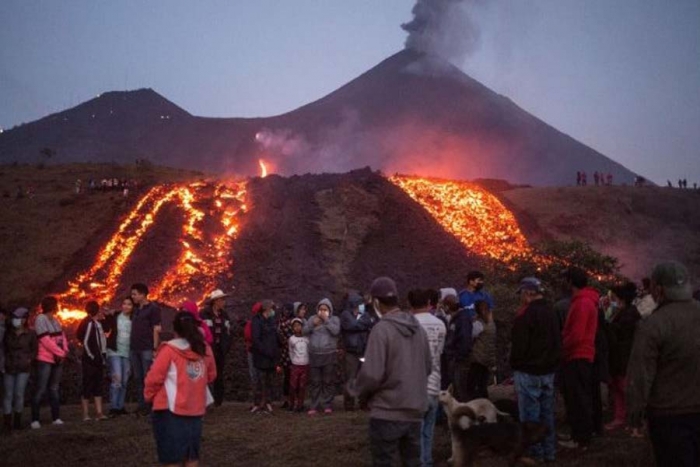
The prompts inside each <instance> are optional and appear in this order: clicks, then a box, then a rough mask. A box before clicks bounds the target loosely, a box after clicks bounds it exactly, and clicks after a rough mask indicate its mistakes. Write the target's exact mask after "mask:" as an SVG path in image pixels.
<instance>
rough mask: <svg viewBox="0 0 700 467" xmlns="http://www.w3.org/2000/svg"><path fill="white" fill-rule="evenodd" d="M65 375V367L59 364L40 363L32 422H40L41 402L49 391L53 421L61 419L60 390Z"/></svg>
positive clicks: (33, 400)
mask: <svg viewBox="0 0 700 467" xmlns="http://www.w3.org/2000/svg"><path fill="white" fill-rule="evenodd" d="M62 374H63V365H62V364H57V363H46V362H38V363H37V370H36V379H37V382H36V392H35V393H34V397H33V398H32V421H33V422H38V421H39V408H40V407H41V400H42V399H43V398H44V394H46V390H47V389H48V391H49V405H50V406H51V419H52V420H57V419H58V418H60V414H59V411H60V406H61V399H60V394H59V388H60V385H61V375H62Z"/></svg>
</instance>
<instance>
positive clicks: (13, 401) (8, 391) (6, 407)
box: [2, 373, 29, 415]
mask: <svg viewBox="0 0 700 467" xmlns="http://www.w3.org/2000/svg"><path fill="white" fill-rule="evenodd" d="M27 381H29V373H17V374H14V375H11V374H9V373H5V374H4V375H3V378H2V382H3V385H4V386H5V397H4V399H3V401H2V408H3V413H4V414H5V415H9V414H11V413H12V409H13V406H14V411H15V412H18V413H21V412H22V410H23V409H24V391H25V389H27Z"/></svg>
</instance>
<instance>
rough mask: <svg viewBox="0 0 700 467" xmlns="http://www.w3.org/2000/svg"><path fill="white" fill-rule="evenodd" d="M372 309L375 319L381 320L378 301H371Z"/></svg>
mask: <svg viewBox="0 0 700 467" xmlns="http://www.w3.org/2000/svg"><path fill="white" fill-rule="evenodd" d="M372 308H374V312H375V313H376V314H377V317H378V318H379V319H382V312H381V311H379V300H372Z"/></svg>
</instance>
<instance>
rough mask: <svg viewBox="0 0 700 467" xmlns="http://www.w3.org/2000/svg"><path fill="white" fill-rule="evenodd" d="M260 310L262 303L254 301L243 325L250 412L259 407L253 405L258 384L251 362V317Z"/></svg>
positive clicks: (256, 373)
mask: <svg viewBox="0 0 700 467" xmlns="http://www.w3.org/2000/svg"><path fill="white" fill-rule="evenodd" d="M261 311H262V303H260V302H256V303H254V304H253V308H252V309H251V317H250V319H248V320H247V321H246V323H245V326H244V328H243V340H244V342H245V349H246V353H247V356H248V376H249V377H250V394H251V399H252V400H253V405H252V406H251V407H250V411H251V412H255V411H257V410H259V408H258V409H256V407H257V406H256V405H255V392H256V388H257V385H258V372H257V370H256V369H255V365H254V364H253V318H254V317H255V315H257V314H258V313H260V312H261Z"/></svg>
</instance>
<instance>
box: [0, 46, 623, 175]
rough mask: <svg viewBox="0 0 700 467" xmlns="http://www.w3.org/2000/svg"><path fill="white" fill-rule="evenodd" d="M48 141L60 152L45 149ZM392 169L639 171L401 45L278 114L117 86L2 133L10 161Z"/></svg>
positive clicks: (3, 154) (245, 170)
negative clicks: (191, 109) (236, 114)
mask: <svg viewBox="0 0 700 467" xmlns="http://www.w3.org/2000/svg"><path fill="white" fill-rule="evenodd" d="M45 148H49V149H51V150H52V154H53V156H51V157H46V155H45V153H46V151H44V155H43V156H42V151H43V150H44V149H45ZM260 157H264V158H265V159H266V160H270V161H271V162H272V163H273V165H274V167H275V170H276V172H277V173H280V174H284V175H291V174H301V173H307V172H315V173H319V172H345V171H348V170H352V169H355V168H359V167H363V166H368V165H369V166H372V167H374V168H378V169H382V170H384V171H385V172H405V173H420V174H422V175H427V176H437V177H449V178H462V179H474V178H499V179H506V180H509V181H511V182H515V183H524V184H531V185H568V184H571V181H572V180H573V179H574V174H575V173H576V172H577V171H579V170H584V171H588V172H593V171H595V170H597V171H603V172H606V173H611V174H612V175H613V177H614V179H615V181H616V183H629V184H631V183H632V182H633V180H634V177H635V174H634V173H633V172H631V171H630V170H628V169H627V168H625V167H623V166H622V165H620V164H618V163H617V162H615V161H613V160H611V159H609V158H608V157H606V156H604V155H602V154H600V153H599V152H597V151H595V150H593V149H591V148H590V147H588V146H586V145H584V144H582V143H580V142H578V141H576V140H575V139H573V138H571V137H570V136H568V135H566V134H563V133H561V132H560V131H558V130H556V129H555V128H553V127H551V126H550V125H548V124H546V123H545V122H543V121H541V120H539V119H538V118H536V117H534V116H533V115H531V114H529V113H528V112H526V111H525V110H523V109H521V108H520V107H518V106H517V105H516V104H515V103H513V102H512V101H511V100H509V99H508V98H507V97H504V96H501V95H499V94H497V93H495V92H493V91H491V90H490V89H489V88H487V87H486V86H484V85H482V84H481V83H479V82H478V81H476V80H474V79H472V78H471V77H469V76H468V75H466V74H465V73H463V72H462V71H460V70H459V69H458V68H456V67H454V66H452V65H451V64H449V63H448V62H446V61H444V60H442V59H440V58H437V57H434V56H430V55H426V54H422V53H417V52H414V51H411V50H403V51H401V52H399V53H397V54H395V55H393V56H391V57H389V58H388V59H386V60H384V61H383V62H381V63H380V64H378V65H377V66H375V67H374V68H372V69H370V70H369V71H367V72H366V73H364V74H362V75H361V76H359V77H357V78H356V79H354V80H352V81H351V82H349V83H348V84H346V85H344V86H342V87H341V88H339V89H338V90H336V91H334V92H332V93H331V94H329V95H327V96H325V97H323V98H321V99H319V100H317V101H315V102H312V103H310V104H307V105H305V106H303V107H300V108H298V109H296V110H293V111H291V112H289V113H286V114H282V115H278V116H274V117H268V118H254V119H251V118H207V117H198V116H194V115H191V114H190V113H188V112H187V111H185V110H183V109H181V108H179V107H178V106H177V105H175V104H173V103H172V102H170V101H168V100H167V99H165V98H163V97H162V96H160V95H159V94H157V93H156V92H155V91H153V90H150V89H142V90H138V91H128V92H108V93H104V94H102V95H100V96H98V97H96V98H95V99H92V100H90V101H87V102H85V103H83V104H80V105H78V106H76V107H74V108H71V109H68V110H65V111H63V112H59V113H56V114H52V115H49V116H47V117H44V118H42V119H40V120H37V121H35V122H32V123H28V124H24V125H21V126H19V127H16V128H13V129H11V130H9V131H6V132H4V133H3V134H2V135H0V162H3V163H9V162H37V161H40V160H43V161H44V162H47V163H52V162H56V163H66V162H82V161H90V162H117V163H124V162H133V161H134V159H139V158H141V159H147V160H149V161H151V162H153V163H156V164H162V165H168V166H173V167H180V168H190V169H197V170H211V171H217V172H220V171H229V172H235V173H238V174H253V173H256V172H257V171H258V162H257V161H258V158H260Z"/></svg>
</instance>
